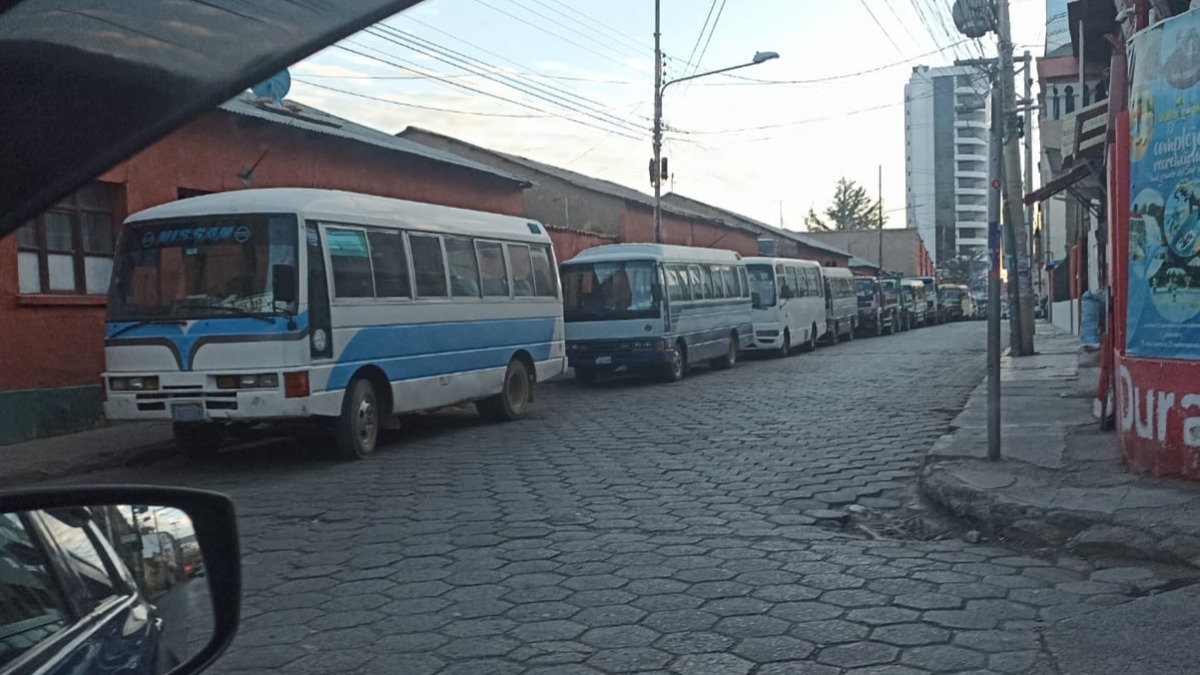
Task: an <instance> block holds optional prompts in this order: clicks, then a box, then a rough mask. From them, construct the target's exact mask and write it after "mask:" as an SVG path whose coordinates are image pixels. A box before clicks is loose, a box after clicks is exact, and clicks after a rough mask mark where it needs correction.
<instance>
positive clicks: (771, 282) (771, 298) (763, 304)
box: [746, 265, 775, 309]
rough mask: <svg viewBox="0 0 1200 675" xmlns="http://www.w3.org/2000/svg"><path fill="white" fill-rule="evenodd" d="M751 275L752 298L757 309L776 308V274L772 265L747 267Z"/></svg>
mask: <svg viewBox="0 0 1200 675" xmlns="http://www.w3.org/2000/svg"><path fill="white" fill-rule="evenodd" d="M746 271H747V272H748V273H749V275H750V297H752V298H754V307H755V309H765V308H767V307H774V306H775V272H774V271H773V270H772V269H771V266H770V265H747V266H746Z"/></svg>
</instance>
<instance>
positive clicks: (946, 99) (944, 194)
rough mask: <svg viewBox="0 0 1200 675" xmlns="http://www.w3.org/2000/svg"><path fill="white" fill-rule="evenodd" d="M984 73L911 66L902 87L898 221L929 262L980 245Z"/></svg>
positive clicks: (983, 234) (983, 227)
mask: <svg viewBox="0 0 1200 675" xmlns="http://www.w3.org/2000/svg"><path fill="white" fill-rule="evenodd" d="M987 94H988V78H987V74H986V73H985V72H984V71H982V70H980V69H978V68H972V67H959V66H952V67H945V68H930V67H928V66H917V67H916V68H913V73H912V77H911V78H909V80H908V84H906V85H905V86H904V156H905V160H904V164H905V225H906V226H907V227H909V228H913V229H916V230H917V231H918V232H919V233H920V234H921V238H922V239H924V240H925V245H926V246H927V247H928V248H929V252H930V254H931V255H932V256H933V260H934V263H935V264H940V263H942V262H943V261H946V260H949V259H951V258H954V257H956V256H959V255H964V254H969V253H971V252H973V251H974V250H978V249H984V250H986V249H987V194H988V190H987V184H988V123H987V111H986V109H985V105H986V103H987Z"/></svg>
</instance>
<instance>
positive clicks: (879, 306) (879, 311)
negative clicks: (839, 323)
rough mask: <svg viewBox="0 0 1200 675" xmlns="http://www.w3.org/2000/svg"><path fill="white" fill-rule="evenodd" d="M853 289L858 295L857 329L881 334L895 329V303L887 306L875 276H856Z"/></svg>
mask: <svg viewBox="0 0 1200 675" xmlns="http://www.w3.org/2000/svg"><path fill="white" fill-rule="evenodd" d="M854 291H855V294H856V295H857V296H858V329H859V331H860V332H862V333H863V334H867V335H875V336H877V337H878V336H881V335H883V334H885V333H887V334H891V333H894V332H895V331H896V308H895V303H893V304H892V306H891V307H890V308H889V307H887V305H886V303H885V301H884V292H883V284H881V283H880V281H879V279H878V278H876V277H856V278H855V279H854Z"/></svg>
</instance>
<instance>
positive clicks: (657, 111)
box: [650, 0, 663, 244]
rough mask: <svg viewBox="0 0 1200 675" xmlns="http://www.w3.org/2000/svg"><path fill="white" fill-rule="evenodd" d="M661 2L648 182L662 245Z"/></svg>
mask: <svg viewBox="0 0 1200 675" xmlns="http://www.w3.org/2000/svg"><path fill="white" fill-rule="evenodd" d="M662 79H663V58H662V0H654V159H652V160H650V181H651V182H652V183H654V243H656V244H661V243H662V90H663V86H662Z"/></svg>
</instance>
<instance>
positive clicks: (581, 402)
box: [84, 322, 1144, 675]
mask: <svg viewBox="0 0 1200 675" xmlns="http://www.w3.org/2000/svg"><path fill="white" fill-rule="evenodd" d="M984 330H985V328H984V324H983V323H982V322H980V323H966V324H954V325H948V326H941V327H933V328H926V329H922V330H918V331H913V332H908V333H902V334H900V335H897V336H894V337H888V338H882V339H872V340H866V339H860V340H856V341H854V342H851V343H847V344H840V345H837V346H835V347H832V348H823V349H821V350H819V351H817V352H816V353H814V354H802V355H798V356H794V357H791V358H788V359H786V360H779V359H773V360H772V359H761V360H760V359H755V360H750V361H743V362H742V363H740V364H738V366H737V367H736V368H735V369H734V370H732V371H727V372H711V371H709V370H708V369H707V368H699V369H697V370H696V371H695V372H694V373H693V375H692V376H691V377H689V378H688V379H685V380H684V381H683V382H681V383H678V384H673V385H662V384H654V383H648V382H645V381H640V380H616V381H612V382H606V383H601V384H599V385H597V386H595V387H591V388H585V387H581V386H579V385H576V384H574V383H561V384H552V385H547V386H543V387H541V388H540V389H539V390H538V399H537V401H536V403H535V414H534V415H533V417H532V418H530V419H528V420H525V421H522V422H518V423H513V424H505V425H488V424H484V423H482V422H481V421H480V420H479V419H478V418H477V417H476V415H475V414H474V413H473V411H466V410H463V411H451V412H446V413H440V414H437V415H431V416H428V417H426V418H423V419H422V420H420V421H419V422H417V423H415V424H413V425H411V426H410V427H408V428H407V429H406V430H405V431H402V432H398V433H395V434H394V435H393V436H392V437H390V438H389V439H388V442H387V443H386V444H385V447H383V448H382V449H381V450H380V451H379V452H378V453H377V455H376V456H375V457H373V458H371V459H370V460H368V461H364V462H358V463H337V462H333V461H330V460H327V459H323V458H322V457H321V456H320V455H319V453H317V452H315V451H314V450H313V449H312V448H308V447H305V446H304V444H303V443H298V442H294V441H290V442H269V443H263V444H260V445H259V446H257V447H253V448H247V449H238V450H237V451H235V452H231V453H229V454H227V455H224V456H223V457H222V458H221V461H220V462H219V463H216V464H213V465H211V466H205V465H200V464H193V463H188V462H185V461H184V460H182V459H171V460H167V461H164V462H160V463H157V464H154V465H151V466H147V467H143V468H140V469H134V470H122V471H121V472H115V471H114V472H109V473H105V474H93V475H91V476H87V477H86V479H84V480H86V481H87V482H98V481H121V482H146V483H169V484H187V485H192V486H196V487H204V488H211V489H216V490H220V491H223V492H226V493H228V494H230V495H232V496H233V497H234V499H235V501H236V502H237V505H238V508H239V515H240V527H241V537H242V543H243V551H244V583H245V588H244V607H243V623H242V627H241V629H240V632H239V635H238V637H237V639H236V641H235V643H234V646H233V647H232V648H231V650H230V651H229V652H228V653H227V654H226V656H225V657H224V658H223V659H222V660H221V661H219V662H218V663H217V665H216V666H215V668H214V670H213V672H219V673H242V672H265V671H274V670H279V671H280V672H284V673H332V672H361V673H380V674H383V673H389V674H390V673H403V674H404V675H423V674H435V673H437V674H442V675H451V674H460V673H465V674H469V675H490V674H493V673H496V674H508V673H529V674H531V675H533V674H536V675H552V674H553V675H585V674H591V673H680V674H693V673H694V674H714V675H738V674H743V673H753V674H756V675H799V674H801V673H804V674H814V675H825V674H828V675H833V674H835V673H854V674H856V675H858V674H864V675H865V674H866V673H873V674H884V673H887V674H893V675H900V674H903V673H928V672H936V673H960V672H961V673H967V672H970V673H979V672H995V673H1017V672H1022V671H1024V670H1026V669H1028V668H1030V667H1032V666H1033V665H1034V664H1035V662H1037V661H1038V660H1039V658H1040V640H1039V631H1038V627H1039V626H1040V625H1041V624H1042V622H1047V621H1053V620H1056V619H1059V618H1062V617H1067V616H1071V615H1075V614H1078V613H1080V612H1085V611H1089V610H1092V609H1096V608H1099V607H1103V606H1108V605H1113V604H1117V603H1122V602H1125V601H1126V600H1128V599H1129V597H1130V595H1132V594H1135V593H1136V592H1137V591H1139V590H1144V589H1142V588H1140V586H1139V584H1141V583H1143V582H1144V580H1140V579H1138V578H1136V576H1135V575H1127V576H1123V575H1122V574H1120V572H1119V570H1107V571H1105V572H1107V574H1106V573H1105V572H1100V573H1097V574H1096V575H1095V576H1092V575H1091V574H1090V572H1088V571H1086V570H1084V569H1083V568H1082V567H1081V566H1070V565H1068V566H1058V565H1055V564H1053V563H1052V562H1050V561H1045V560H1040V559H1035V558H1031V557H1028V556H1025V555H1021V554H1017V553H1014V552H1012V551H1009V550H1005V549H1002V548H996V547H991V546H987V545H971V544H967V543H963V542H960V541H958V540H951V541H944V542H935V543H925V542H920V541H914V540H903V539H872V538H869V537H866V536H862V535H856V534H853V533H848V532H842V531H839V530H838V529H837V528H831V527H829V526H827V525H826V524H825V523H824V522H822V521H820V520H818V519H817V518H814V517H813V514H814V513H816V514H817V515H820V513H819V512H820V511H821V510H824V509H831V508H832V509H842V508H844V507H846V506H848V505H851V504H855V503H858V504H861V505H863V506H865V507H868V508H872V509H887V508H889V507H895V506H898V505H899V503H900V502H905V501H908V500H911V499H912V498H913V497H912V495H913V483H914V481H915V477H916V474H917V472H918V471H919V469H920V467H921V463H922V461H923V458H924V453H925V451H926V449H927V448H929V446H930V445H931V444H932V443H933V442H934V441H935V440H936V439H937V438H938V437H939V436H940V435H941V434H943V433H945V431H946V430H947V426H948V423H949V421H950V419H952V418H953V416H954V415H955V413H957V411H958V410H959V409H960V408H961V407H962V405H963V403H964V401H965V400H966V398H967V396H968V394H969V393H970V391H971V390H972V389H973V388H974V387H975V386H976V385H978V383H979V381H980V379H981V378H982V377H983V374H984Z"/></svg>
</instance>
